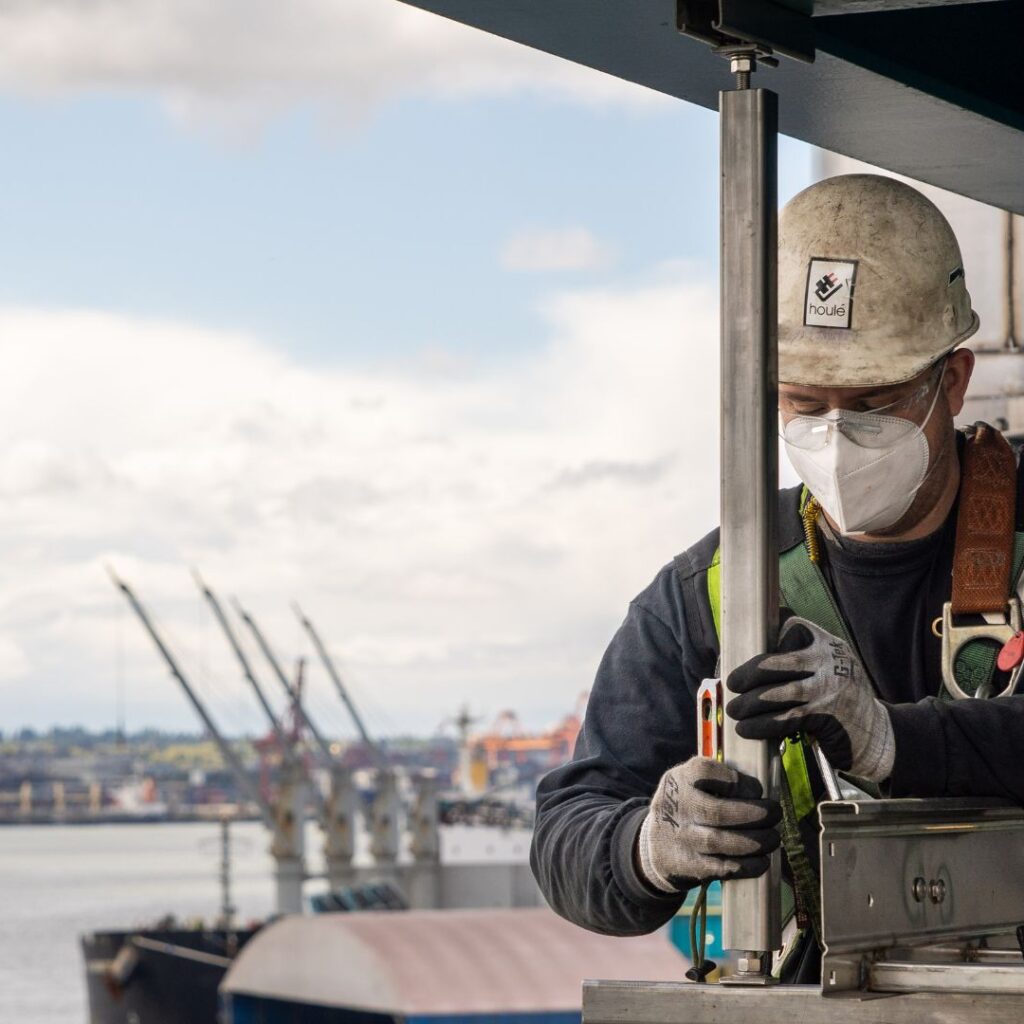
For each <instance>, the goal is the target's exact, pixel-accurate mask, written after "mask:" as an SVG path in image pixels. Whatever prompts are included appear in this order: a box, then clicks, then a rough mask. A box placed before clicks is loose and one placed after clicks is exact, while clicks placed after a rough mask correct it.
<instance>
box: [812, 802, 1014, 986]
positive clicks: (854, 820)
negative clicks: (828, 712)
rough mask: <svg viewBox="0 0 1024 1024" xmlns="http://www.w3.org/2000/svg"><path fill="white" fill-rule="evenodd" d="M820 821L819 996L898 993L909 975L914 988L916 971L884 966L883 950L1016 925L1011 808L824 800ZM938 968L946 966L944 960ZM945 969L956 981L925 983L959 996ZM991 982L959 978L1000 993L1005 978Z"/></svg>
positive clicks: (887, 962)
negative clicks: (821, 953)
mask: <svg viewBox="0 0 1024 1024" xmlns="http://www.w3.org/2000/svg"><path fill="white" fill-rule="evenodd" d="M819 814H820V817H821V826H822V831H821V892H822V935H823V939H824V942H825V955H824V958H823V962H822V972H821V974H822V977H821V983H822V992H823V994H825V995H832V994H834V993H839V992H844V991H845V992H849V991H855V990H858V989H861V988H863V987H865V986H866V987H867V988H869V989H871V990H873V991H908V990H909V989H908V987H907V986H908V985H910V982H908V978H911V977H913V979H914V981H913V985H916V986H917V988H918V989H923V988H924V987H926V986H925V985H924V983H922V982H921V976H922V975H923V974H926V973H927V972H926V971H925V969H924V967H923V966H911V965H910V964H908V963H907V960H906V958H905V957H903V956H901V958H900V959H898V960H893V959H891V957H890V954H891V953H892V952H893V951H895V950H898V949H900V948H902V949H910V950H913V949H914V948H915V947H918V948H919V947H928V946H931V947H934V946H935V943H945V944H946V945H947V946H948V945H950V944H952V945H953V946H954V947H959V946H961V945H964V946H966V945H967V944H968V943H969V942H971V943H973V944H975V945H976V944H977V943H976V941H974V940H977V939H980V938H982V937H984V936H991V935H1001V934H1006V933H1012V932H1013V930H1014V928H1015V927H1017V925H1019V924H1020V922H1021V921H1024V876H1021V875H1020V874H1019V873H1018V872H1013V871H1008V870H1007V869H1006V865H1007V864H1008V863H1010V864H1012V863H1013V862H1014V859H1015V858H1016V857H1017V856H1018V855H1019V851H1020V850H1021V849H1022V848H1024V812H1022V811H1021V809H1020V808H1018V807H1013V806H1010V805H1007V804H1001V803H999V802H997V801H966V800H946V799H943V800H876V801H869V802H866V803H860V802H857V803H847V802H831V803H829V802H826V803H822V804H820V805H819ZM930 952H931V954H936V953H937V952H938V950H936V949H934V948H933V949H932V950H931V951H930ZM920 955H921V956H928V955H929V951H927V950H922V951H921V954H920ZM932 959H938V957H936V956H934V955H933V956H932ZM1010 959H1011V960H1012V961H1014V962H1015V963H1016V965H1017V969H1016V973H1015V974H1014V975H1013V977H1014V978H1016V979H1017V980H1016V981H1015V982H1014V984H1016V985H1018V986H1020V990H1024V964H1021V963H1020V952H1019V951H1018V950H1013V951H1012V954H1011V956H1010ZM947 962H948V963H949V966H950V967H951V968H952V967H954V966H955V964H954V963H953V962H951V961H950V960H949V958H948V955H947ZM993 966H1000V967H1002V966H1003V965H1002V964H999V965H993ZM953 973H954V974H955V975H956V979H954V978H953V977H951V976H949V977H946V978H944V979H943V980H941V981H940V982H936V984H937V985H938V986H939V987H944V988H945V989H946V990H956V991H961V990H963V989H961V988H959V987H958V986H963V985H966V984H968V982H967V980H965V972H964V971H962V970H960V971H959V972H956V971H954V972H953ZM1003 973H1005V972H1003ZM996 974H999V972H995V974H991V972H990V973H989V974H986V972H983V971H980V970H974V971H973V972H966V975H969V978H972V979H974V981H972V982H971V983H970V984H971V985H974V986H976V987H977V988H978V989H981V988H983V987H984V985H985V984H988V983H992V985H993V988H992V990H993V991H1005V990H1006V987H1007V984H1008V983H1007V981H1006V980H1005V979H1003V978H1002V975H1001V974H1000V976H999V978H998V979H996V980H995V981H993V979H994V978H995V975H996ZM913 985H911V987H913ZM969 987H970V986H969ZM971 990H974V989H971Z"/></svg>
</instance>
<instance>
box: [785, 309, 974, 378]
mask: <svg viewBox="0 0 1024 1024" xmlns="http://www.w3.org/2000/svg"><path fill="white" fill-rule="evenodd" d="M980 325H981V321H980V320H979V319H978V314H977V313H975V312H974V311H973V310H972V311H971V324H970V326H969V327H968V328H967V330H966V331H963V332H962V333H961V334H959V335H957V337H955V338H954V339H953V340H952V341H951V342H950V343H949V344H948V345H947V346H946V347H945V348H944V349H942V350H941V351H939V352H936V351H935V350H932V351H929V352H927V353H914V354H909V353H908V354H905V355H896V354H890V355H889V357H888V358H886V359H885V360H884V363H882V362H880V360H879V359H878V356H877V353H869V352H865V351H864V349H862V348H861V347H860V346H857V345H850V346H849V347H837V349H836V351H835V353H834V354H833V355H832V356H831V358H829V359H828V360H824V359H822V357H821V347H820V346H819V345H814V346H810V345H808V346H806V349H807V350H806V352H801V351H800V348H802V347H803V346H800V345H799V344H790V345H789V346H787V349H788V351H787V352H786V355H785V358H784V359H783V358H782V357H781V353H780V359H779V383H780V384H802V385H804V386H805V387H813V388H864V387H871V386H876V387H885V386H887V385H889V384H903V383H904V382H906V381H908V380H913V378H914V377H916V376H917V375H918V374H919V373H922V372H923V371H924V370H926V369H928V367H929V366H931V365H932V364H933V363H937V362H938V361H939V360H940V359H941V358H942V357H943V356H944V355H947V354H948V353H950V352H952V351H953V349H955V348H956V347H957V346H958V345H962V344H963V343H964V342H965V341H966V340H967V339H968V338H970V337H971V336H972V335H973V334H975V333H976V332H977V330H978V328H979V326H980ZM894 347H895V346H894Z"/></svg>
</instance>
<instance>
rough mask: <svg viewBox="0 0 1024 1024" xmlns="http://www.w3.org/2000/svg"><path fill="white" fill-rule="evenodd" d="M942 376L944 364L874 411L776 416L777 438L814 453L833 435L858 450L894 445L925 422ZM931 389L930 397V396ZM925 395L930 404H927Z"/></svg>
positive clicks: (842, 411) (944, 362) (935, 397)
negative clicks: (841, 438) (837, 435)
mask: <svg viewBox="0 0 1024 1024" xmlns="http://www.w3.org/2000/svg"><path fill="white" fill-rule="evenodd" d="M945 372H946V360H945V359H943V360H942V363H941V364H940V365H939V366H938V367H936V368H935V371H934V372H933V373H932V374H930V375H929V377H928V379H927V380H925V381H923V382H922V383H921V384H920V386H918V387H917V388H915V389H914V390H913V391H911V392H910V393H909V394H906V395H901V396H900V397H899V398H898V399H896V400H895V401H894V402H890V403H889V404H888V405H883V406H879V407H878V408H876V409H865V410H863V411H860V410H852V409H830V410H829V411H828V412H827V413H825V414H824V415H820V416H818V415H815V416H808V415H800V414H798V415H795V416H792V417H791V418H789V419H786V418H784V416H783V413H782V411H781V410H780V412H779V436H780V437H781V438H782V439H783V440H784V441H785V442H786V443H787V444H790V445H792V446H793V447H794V448H800V449H802V450H803V451H818V450H820V449H822V448H827V447H828V445H829V444H831V443H832V440H833V438H834V437H835V434H836V432H839V433H841V434H842V435H843V436H844V437H846V438H847V439H848V440H849V441H851V442H853V444H855V445H857V446H858V447H860V448H879V447H885V446H888V445H892V444H894V443H896V442H898V441H899V440H900V439H901V438H903V437H905V436H906V435H907V434H910V433H913V431H915V430H917V429H919V428H920V427H921V426H923V425H924V423H925V422H926V421H927V420H928V417H929V416H930V415H931V412H932V409H933V408H934V407H935V402H936V399H937V398H938V395H939V386H940V384H941V382H942V378H943V376H944V375H945ZM933 389H934V394H931V393H932V391H933ZM929 395H931V401H930V402H929Z"/></svg>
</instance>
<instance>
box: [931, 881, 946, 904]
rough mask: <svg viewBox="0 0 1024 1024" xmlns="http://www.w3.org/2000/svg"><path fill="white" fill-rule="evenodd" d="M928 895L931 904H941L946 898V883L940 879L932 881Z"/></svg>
mask: <svg viewBox="0 0 1024 1024" xmlns="http://www.w3.org/2000/svg"><path fill="white" fill-rule="evenodd" d="M928 895H929V897H930V898H931V901H932V903H941V902H942V901H943V900H944V899H945V898H946V883H945V882H944V881H943V880H942V879H941V878H935V879H933V880H932V883H931V885H930V886H929V887H928Z"/></svg>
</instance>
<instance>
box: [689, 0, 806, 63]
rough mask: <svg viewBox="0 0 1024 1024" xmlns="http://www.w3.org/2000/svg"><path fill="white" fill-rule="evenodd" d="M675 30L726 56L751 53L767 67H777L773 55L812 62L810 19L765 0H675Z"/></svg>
mask: <svg viewBox="0 0 1024 1024" xmlns="http://www.w3.org/2000/svg"><path fill="white" fill-rule="evenodd" d="M676 27H677V28H678V29H679V31H680V32H682V33H683V35H686V36H691V37H692V38H694V39H699V40H700V41H701V42H704V43H707V44H708V45H709V46H712V47H714V48H716V49H719V50H721V51H723V52H725V53H726V55H728V56H731V55H732V53H733V52H734V51H735V50H736V49H737V48H738V47H741V48H744V49H748V50H752V51H753V55H754V56H755V57H756V58H757V59H758V60H759V61H760V62H761V63H762V64H765V65H767V66H768V67H775V66H776V65H777V64H778V61H777V60H776V58H775V57H774V56H773V54H776V53H778V54H781V55H782V56H783V57H790V58H791V59H793V60H799V61H803V62H804V63H807V64H812V63H813V62H814V25H813V23H812V21H811V18H810V17H809V16H808V15H806V14H799V13H798V12H796V11H792V10H789V9H788V8H786V7H780V6H779V5H778V4H775V3H770V2H768V0H676Z"/></svg>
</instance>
